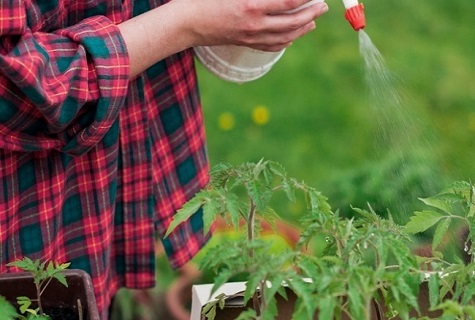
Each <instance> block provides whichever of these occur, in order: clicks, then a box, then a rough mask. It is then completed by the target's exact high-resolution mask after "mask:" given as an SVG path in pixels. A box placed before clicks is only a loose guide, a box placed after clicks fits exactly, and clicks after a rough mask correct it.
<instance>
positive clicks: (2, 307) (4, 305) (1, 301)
mask: <svg viewBox="0 0 475 320" xmlns="http://www.w3.org/2000/svg"><path fill="white" fill-rule="evenodd" d="M16 316H17V313H16V310H15V308H14V307H13V306H12V305H11V304H10V303H9V302H8V301H7V299H5V298H4V297H2V296H0V319H3V320H13V319H15V318H16Z"/></svg>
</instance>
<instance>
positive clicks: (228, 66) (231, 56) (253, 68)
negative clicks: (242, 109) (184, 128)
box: [193, 0, 323, 83]
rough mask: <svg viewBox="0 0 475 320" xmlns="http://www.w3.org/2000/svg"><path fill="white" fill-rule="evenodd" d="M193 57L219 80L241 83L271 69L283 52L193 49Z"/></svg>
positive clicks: (314, 1)
mask: <svg viewBox="0 0 475 320" xmlns="http://www.w3.org/2000/svg"><path fill="white" fill-rule="evenodd" d="M317 2H323V0H311V1H309V2H307V3H305V4H304V5H302V6H301V7H299V8H297V9H295V10H292V11H289V13H292V12H296V11H298V10H302V9H304V8H306V7H308V6H311V5H313V4H314V3H317ZM193 49H194V52H195V56H196V57H197V58H198V60H199V61H200V62H201V64H202V65H203V66H204V67H205V68H206V69H207V70H208V71H210V72H211V73H213V74H215V75H216V76H218V77H219V78H221V79H223V80H227V81H231V82H236V83H243V82H248V81H252V80H256V79H258V78H260V77H262V76H263V75H265V74H266V73H267V72H269V71H270V69H272V67H273V66H274V64H275V63H276V62H277V61H279V59H280V58H281V57H282V55H283V54H284V52H285V49H284V50H281V51H279V52H266V51H260V50H256V49H251V48H248V47H243V46H233V45H224V46H201V47H194V48H193Z"/></svg>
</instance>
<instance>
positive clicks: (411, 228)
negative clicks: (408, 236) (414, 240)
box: [405, 210, 444, 233]
mask: <svg viewBox="0 0 475 320" xmlns="http://www.w3.org/2000/svg"><path fill="white" fill-rule="evenodd" d="M443 217H444V215H442V214H441V213H438V212H435V211H426V210H424V211H417V212H415V213H414V215H413V216H412V217H411V218H410V219H409V222H408V223H407V224H406V228H405V230H406V232H408V233H419V232H423V231H426V230H427V229H429V228H430V227H432V226H433V225H435V224H436V223H437V222H439V220H440V219H442V218H443Z"/></svg>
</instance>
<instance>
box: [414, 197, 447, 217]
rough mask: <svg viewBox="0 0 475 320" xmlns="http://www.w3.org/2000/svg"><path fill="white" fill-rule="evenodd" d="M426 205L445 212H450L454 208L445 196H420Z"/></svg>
mask: <svg viewBox="0 0 475 320" xmlns="http://www.w3.org/2000/svg"><path fill="white" fill-rule="evenodd" d="M419 200H421V201H422V202H424V203H425V204H426V205H428V206H431V207H434V208H437V209H440V210H442V211H443V212H445V213H447V214H450V213H451V212H452V210H453V208H452V205H451V203H450V202H449V201H447V200H446V199H444V198H439V197H437V196H436V197H431V198H419Z"/></svg>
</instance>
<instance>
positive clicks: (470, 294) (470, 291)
mask: <svg viewBox="0 0 475 320" xmlns="http://www.w3.org/2000/svg"><path fill="white" fill-rule="evenodd" d="M474 296H475V282H470V283H469V284H468V285H467V286H466V287H465V289H464V292H463V296H462V305H467V304H469V301H471V300H473V298H474Z"/></svg>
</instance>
